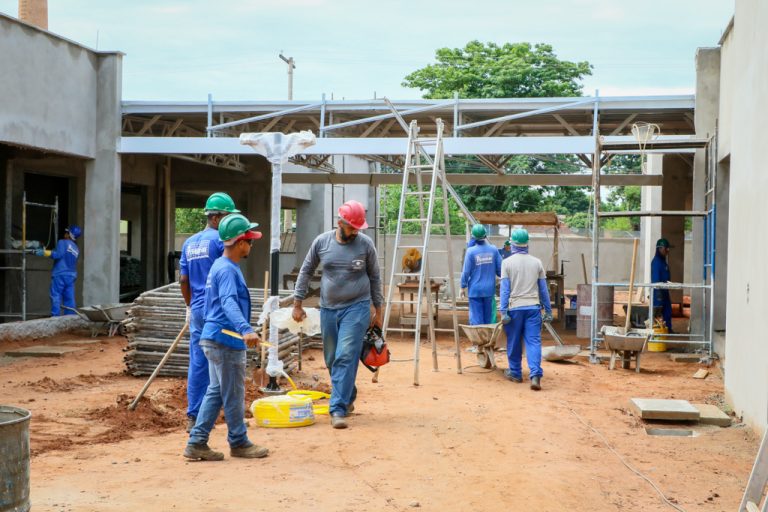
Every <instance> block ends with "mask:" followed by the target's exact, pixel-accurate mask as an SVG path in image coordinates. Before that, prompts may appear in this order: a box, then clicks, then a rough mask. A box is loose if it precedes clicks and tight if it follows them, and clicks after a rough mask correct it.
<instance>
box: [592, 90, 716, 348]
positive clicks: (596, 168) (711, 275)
mask: <svg viewBox="0 0 768 512" xmlns="http://www.w3.org/2000/svg"><path fill="white" fill-rule="evenodd" d="M598 115H599V111H598V102H596V103H595V113H594V138H595V151H594V155H593V159H592V193H593V205H594V207H593V211H592V262H593V263H592V308H593V309H592V315H591V329H590V333H591V335H590V362H592V363H597V362H599V358H598V356H597V348H598V344H599V343H601V342H602V341H603V338H601V337H600V334H601V333H600V332H598V330H597V324H598V319H597V312H596V304H597V300H598V299H597V289H598V287H599V286H613V287H623V288H629V287H630V283H615V282H601V281H600V279H599V278H600V265H599V255H600V220H601V219H604V218H610V217H669V216H678V217H680V216H682V217H702V218H704V219H705V222H704V233H703V237H704V268H703V279H702V282H694V283H633V284H632V286H633V287H634V288H639V287H641V288H644V289H646V290H650V294H649V295H650V300H649V304H648V318H649V319H650V321H651V327H650V328H651V330H653V319H654V304H653V291H654V290H657V289H658V290H683V289H688V290H699V291H700V292H701V293H702V318H703V319H704V322H703V324H702V325H704V329H703V332H702V333H687V334H663V335H656V334H655V333H654V334H652V335H651V337H650V341H663V342H664V343H665V344H673V345H675V344H676V345H694V346H698V347H699V349H700V350H701V349H703V350H705V351H706V354H705V355H704V356H703V357H702V360H703V361H704V362H705V363H708V362H710V361H711V359H712V357H713V351H712V350H713V340H712V338H713V316H714V301H713V293H712V290H713V289H714V283H715V265H714V259H715V244H714V240H715V233H714V231H715V215H716V207H715V182H716V168H717V165H716V155H715V151H716V147H717V146H716V139H715V138H714V137H713V138H708V139H705V138H689V139H685V140H683V139H678V140H672V139H664V140H655V141H650V142H648V143H647V144H646V145H645V146H644V147H643V150H660V151H667V152H674V151H675V150H690V149H706V151H707V177H706V182H707V198H706V205H707V207H706V209H705V210H703V211H693V210H691V211H681V210H669V211H665V210H653V211H623V212H601V211H600V188H601V187H602V186H603V183H602V181H601V180H602V177H603V175H602V174H601V168H602V166H603V165H605V164H606V163H607V162H608V161H609V160H610V158H611V156H612V155H615V154H639V153H640V152H641V149H640V148H639V144H637V143H636V144H632V143H626V142H609V141H606V140H605V138H603V137H601V136H600V134H599V129H598V121H597V118H598ZM640 186H649V185H644V184H641V185H640ZM630 300H631V297H630ZM661 336H663V337H664V339H663V340H662V339H661ZM670 338H675V339H670Z"/></svg>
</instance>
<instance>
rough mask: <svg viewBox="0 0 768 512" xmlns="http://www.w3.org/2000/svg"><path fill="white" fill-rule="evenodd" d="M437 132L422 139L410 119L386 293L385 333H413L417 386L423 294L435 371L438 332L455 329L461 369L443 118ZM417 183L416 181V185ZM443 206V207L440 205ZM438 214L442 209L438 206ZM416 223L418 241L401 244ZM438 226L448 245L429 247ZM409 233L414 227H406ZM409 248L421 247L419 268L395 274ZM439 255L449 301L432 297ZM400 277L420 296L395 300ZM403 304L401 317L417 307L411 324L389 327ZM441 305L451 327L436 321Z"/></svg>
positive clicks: (457, 364)
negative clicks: (412, 210) (412, 209)
mask: <svg viewBox="0 0 768 512" xmlns="http://www.w3.org/2000/svg"><path fill="white" fill-rule="evenodd" d="M435 127H436V136H435V137H431V138H422V137H419V127H418V124H417V123H416V121H412V122H411V124H410V126H409V129H408V149H407V151H406V155H405V164H404V166H403V186H402V189H401V195H400V209H399V212H398V224H397V231H396V235H395V244H394V251H393V254H392V259H391V261H392V266H391V267H390V269H391V272H390V277H389V289H388V291H387V302H386V308H385V312H384V337H385V338H386V336H387V333H388V332H400V333H413V337H414V347H413V348H414V355H413V361H414V365H413V384H414V385H416V386H418V385H419V349H420V344H421V327H422V321H423V320H424V317H423V316H422V310H423V302H424V298H425V297H424V295H425V293H426V303H427V315H426V320H427V323H428V327H429V331H428V333H429V334H428V336H429V340H430V342H431V345H432V367H433V370H434V371H437V369H438V362H437V336H436V333H437V332H452V333H453V337H454V343H455V347H456V349H455V350H456V370H457V373H461V350H460V346H459V325H458V318H457V317H456V313H457V310H456V284H455V283H454V280H453V278H452V275H453V269H454V261H453V253H452V250H451V225H450V215H449V211H448V190H447V189H448V184H447V180H446V177H445V153H444V151H443V132H444V130H445V127H444V125H443V122H442V120H441V119H437V121H436V123H435ZM427 147H429V148H430V149H433V151H434V158H432V157H430V156H429V152H428V151H427V149H426V148H427ZM413 182H415V185H412V183H413ZM411 197H413V198H416V200H417V201H418V205H419V209H418V215H417V216H416V217H415V218H407V217H406V204H407V200H408V198H411ZM436 202H438V203H439V202H442V205H441V208H442V219H441V220H436V218H439V217H440V215H435V213H436V204H435V203H436ZM438 208H440V207H438ZM438 213H439V210H438ZM413 225H416V226H417V230H416V233H415V234H414V235H413V236H416V237H418V240H417V241H415V242H410V243H407V244H406V243H403V231H404V228H405V227H406V226H408V227H409V228H410V226H413ZM436 228H440V229H441V230H442V233H444V235H445V242H446V245H445V249H439V250H437V249H431V248H430V237H431V235H432V231H433V230H434V229H436ZM407 230H408V231H411V229H407ZM409 249H418V250H419V251H420V252H421V267H420V268H419V269H418V271H416V272H405V271H401V272H397V270H398V269H400V268H401V266H400V262H401V258H402V257H403V255H404V253H405V251H407V250H409ZM435 254H440V255H441V257H444V258H445V259H446V262H447V263H448V268H449V278H448V291H449V294H448V299H447V301H441V300H440V299H439V298H438V301H437V302H435V301H434V300H433V297H432V282H431V277H433V276H431V274H430V272H429V266H430V260H431V258H432V256H433V255H435ZM400 278H405V279H406V280H414V281H416V282H417V283H418V285H417V291H418V292H417V294H416V295H417V298H416V300H395V299H394V294H395V287H396V286H397V285H396V282H397V281H398V280H399V279H400ZM395 305H397V306H399V307H400V315H401V319H402V315H403V312H404V310H405V306H415V310H416V311H415V315H416V316H415V319H414V320H415V321H414V325H413V326H405V325H401V326H400V327H389V320H390V318H391V315H392V307H393V306H395ZM440 306H447V309H448V310H449V311H450V313H451V317H452V319H453V329H446V328H442V329H441V328H439V327H437V326H436V325H435V318H434V311H435V308H438V309H439V308H440Z"/></svg>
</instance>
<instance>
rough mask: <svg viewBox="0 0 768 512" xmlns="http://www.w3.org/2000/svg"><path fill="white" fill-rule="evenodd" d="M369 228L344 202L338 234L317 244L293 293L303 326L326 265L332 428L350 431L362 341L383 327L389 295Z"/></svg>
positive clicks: (359, 208)
mask: <svg viewBox="0 0 768 512" xmlns="http://www.w3.org/2000/svg"><path fill="white" fill-rule="evenodd" d="M367 227H368V223H367V222H366V220H365V208H364V207H363V205H362V204H360V203H358V202H357V201H347V202H346V203H344V204H343V205H342V206H341V208H339V220H338V222H337V225H336V229H334V230H332V231H328V232H326V233H323V234H321V235H319V236H318V237H317V238H315V240H314V242H312V246H311V247H310V249H309V252H308V253H307V257H306V258H305V259H304V264H303V265H302V266H301V270H300V271H299V277H298V279H297V281H296V287H295V289H294V293H293V295H294V301H293V319H294V320H295V321H297V322H301V321H302V320H303V318H304V317H305V316H306V314H305V313H304V309H303V307H302V302H303V300H304V299H305V298H306V296H307V290H308V285H309V280H310V278H311V277H312V274H314V273H315V269H316V268H317V267H318V265H320V264H322V266H323V277H322V279H321V281H320V330H321V332H322V336H323V355H324V358H325V365H326V366H327V367H328V371H329V372H330V374H331V388H332V391H331V401H330V413H331V426H333V428H347V419H346V418H347V416H348V415H349V413H351V412H352V411H353V409H354V402H355V398H356V396H357V387H356V386H355V378H356V377H357V368H358V360H359V358H360V353H361V352H362V349H363V337H364V336H365V333H366V331H367V330H368V327H370V325H372V324H373V325H376V326H378V327H379V328H381V327H382V318H383V317H382V313H381V306H382V304H383V302H384V296H383V293H382V288H381V276H380V273H379V263H378V256H377V255H376V247H375V246H374V244H373V240H371V239H370V238H369V237H368V236H367V235H365V234H363V233H361V232H360V231H361V230H363V229H366V228H367ZM371 304H372V305H373V307H374V309H375V313H373V314H372V313H371Z"/></svg>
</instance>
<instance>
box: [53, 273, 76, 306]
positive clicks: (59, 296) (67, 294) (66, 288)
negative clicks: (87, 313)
mask: <svg viewBox="0 0 768 512" xmlns="http://www.w3.org/2000/svg"><path fill="white" fill-rule="evenodd" d="M75 281H77V275H73V274H57V275H54V276H53V277H51V289H50V295H51V316H59V314H61V304H62V303H63V304H64V305H65V306H67V307H68V308H72V309H74V308H75ZM64 314H65V315H74V314H75V312H74V311H70V310H68V309H65V310H64Z"/></svg>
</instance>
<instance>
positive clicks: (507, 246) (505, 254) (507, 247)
mask: <svg viewBox="0 0 768 512" xmlns="http://www.w3.org/2000/svg"><path fill="white" fill-rule="evenodd" d="M499 255H500V256H501V260H502V261H504V260H505V259H507V258H509V257H510V256H512V242H510V241H509V240H504V247H502V248H501V249H499Z"/></svg>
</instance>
